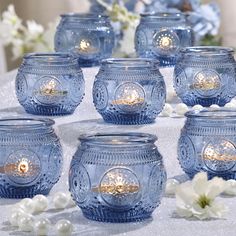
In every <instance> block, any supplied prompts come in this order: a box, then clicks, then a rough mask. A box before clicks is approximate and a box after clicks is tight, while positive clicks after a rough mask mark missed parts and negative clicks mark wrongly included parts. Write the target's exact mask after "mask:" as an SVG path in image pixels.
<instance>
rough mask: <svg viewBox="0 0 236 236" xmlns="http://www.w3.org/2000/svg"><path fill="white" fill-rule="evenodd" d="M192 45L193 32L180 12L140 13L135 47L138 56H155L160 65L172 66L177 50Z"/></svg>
mask: <svg viewBox="0 0 236 236" xmlns="http://www.w3.org/2000/svg"><path fill="white" fill-rule="evenodd" d="M192 45H193V32H192V30H191V27H189V26H188V25H187V23H186V19H185V16H184V15H183V14H180V13H145V14H141V20H140V24H139V26H138V27H137V29H136V34H135V48H136V52H137V53H138V55H139V56H140V57H148V58H156V59H158V60H159V61H160V65H161V66H173V65H175V63H176V57H177V54H178V52H179V50H180V49H181V48H183V47H188V46H192Z"/></svg>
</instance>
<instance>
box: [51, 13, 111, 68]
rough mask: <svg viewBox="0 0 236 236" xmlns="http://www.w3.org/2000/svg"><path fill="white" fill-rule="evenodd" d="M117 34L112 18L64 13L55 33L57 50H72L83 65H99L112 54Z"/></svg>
mask: <svg viewBox="0 0 236 236" xmlns="http://www.w3.org/2000/svg"><path fill="white" fill-rule="evenodd" d="M114 42H115V34H114V32H113V28H112V26H111V24H110V19H109V17H108V16H105V15H96V14H75V13H74V14H73V13H72V14H64V15H61V21H60V24H59V25H58V27H57V32H56V35H55V50H56V51H60V52H70V53H71V54H73V56H74V57H76V58H77V59H78V62H79V65H80V66H82V67H91V66H96V65H99V64H100V62H101V60H102V59H105V58H108V57H110V56H111V54H112V50H113V47H114Z"/></svg>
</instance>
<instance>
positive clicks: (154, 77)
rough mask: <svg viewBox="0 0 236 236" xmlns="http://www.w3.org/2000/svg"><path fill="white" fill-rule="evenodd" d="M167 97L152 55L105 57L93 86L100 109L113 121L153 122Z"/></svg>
mask: <svg viewBox="0 0 236 236" xmlns="http://www.w3.org/2000/svg"><path fill="white" fill-rule="evenodd" d="M165 97H166V88H165V82H164V80H163V77H162V75H161V74H160V71H159V66H158V63H157V61H156V60H152V59H141V58H140V59H106V60H104V61H103V62H102V65H101V68H100V70H99V72H98V74H97V76H96V79H95V82H94V86H93V102H94V105H95V107H96V109H97V111H98V112H99V113H100V114H101V116H102V117H103V119H104V121H106V122H108V123H114V124H123V125H135V124H147V123H152V122H154V121H155V119H156V117H157V115H158V114H159V113H160V112H161V110H162V108H163V106H164V103H165Z"/></svg>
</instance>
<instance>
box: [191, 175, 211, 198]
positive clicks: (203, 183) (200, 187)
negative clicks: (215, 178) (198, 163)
mask: <svg viewBox="0 0 236 236" xmlns="http://www.w3.org/2000/svg"><path fill="white" fill-rule="evenodd" d="M192 182H193V189H194V191H195V192H196V194H198V195H204V194H205V192H206V190H207V188H208V181H207V173H205V172H200V173H198V174H196V175H195V176H194V178H193V180H192Z"/></svg>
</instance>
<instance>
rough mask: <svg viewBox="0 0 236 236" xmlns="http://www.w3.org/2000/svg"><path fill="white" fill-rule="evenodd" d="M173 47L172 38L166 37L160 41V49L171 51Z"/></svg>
mask: <svg viewBox="0 0 236 236" xmlns="http://www.w3.org/2000/svg"><path fill="white" fill-rule="evenodd" d="M171 46H172V39H171V38H170V37H167V36H164V37H162V38H161V40H160V47H161V48H162V49H165V50H166V49H169V48H170V47H171Z"/></svg>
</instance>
